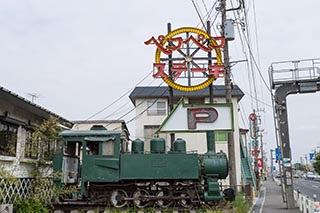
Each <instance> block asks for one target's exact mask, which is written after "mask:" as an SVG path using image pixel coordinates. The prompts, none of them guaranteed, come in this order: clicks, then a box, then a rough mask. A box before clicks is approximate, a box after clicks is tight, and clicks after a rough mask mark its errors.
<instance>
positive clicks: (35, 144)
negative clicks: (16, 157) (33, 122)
mask: <svg viewBox="0 0 320 213" xmlns="http://www.w3.org/2000/svg"><path fill="white" fill-rule="evenodd" d="M61 148H62V142H61V141H59V140H50V141H41V140H40V141H32V132H31V131H27V138H26V145H25V157H26V158H31V159H37V158H38V157H40V156H42V157H43V158H44V159H45V160H52V158H53V154H55V153H61Z"/></svg>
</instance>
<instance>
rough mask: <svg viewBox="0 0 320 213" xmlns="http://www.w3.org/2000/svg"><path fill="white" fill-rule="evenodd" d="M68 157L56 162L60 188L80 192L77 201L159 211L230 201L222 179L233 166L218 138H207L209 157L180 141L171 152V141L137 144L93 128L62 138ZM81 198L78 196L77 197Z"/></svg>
mask: <svg viewBox="0 0 320 213" xmlns="http://www.w3.org/2000/svg"><path fill="white" fill-rule="evenodd" d="M60 135H61V136H62V139H63V144H62V152H61V153H60V154H56V155H55V156H54V162H53V164H54V171H55V172H62V178H61V179H56V180H55V183H56V185H57V186H58V187H63V186H72V185H73V186H75V187H76V188H78V192H76V193H73V195H74V196H73V198H74V199H76V200H83V201H86V202H90V203H99V204H105V205H109V204H110V205H112V206H114V207H116V208H122V207H125V206H135V207H137V208H145V207H147V206H154V205H157V206H159V207H161V208H168V207H170V206H175V207H181V208H190V207H193V206H197V205H200V204H202V203H204V202H206V203H208V202H211V201H219V200H222V199H224V193H223V192H222V188H221V185H220V183H219V181H218V180H219V179H225V178H226V177H227V175H228V161H227V157H226V154H225V153H223V152H222V151H220V152H218V153H216V152H215V151H214V137H213V136H214V135H213V134H210V132H209V133H207V147H208V151H207V153H205V154H203V155H199V154H197V153H195V152H187V151H186V141H184V140H183V139H177V140H176V141H174V143H173V147H172V149H171V150H170V151H166V145H165V140H164V139H163V138H154V139H152V140H151V141H150V152H148V153H147V152H145V151H144V142H143V141H141V140H139V139H137V140H134V141H132V143H131V151H128V150H129V149H128V141H127V139H126V137H124V135H123V132H121V131H109V130H106V129H103V128H92V129H91V130H87V131H79V130H66V131H63V132H61V133H60ZM75 194H76V195H75Z"/></svg>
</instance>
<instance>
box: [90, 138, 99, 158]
mask: <svg viewBox="0 0 320 213" xmlns="http://www.w3.org/2000/svg"><path fill="white" fill-rule="evenodd" d="M87 155H99V142H98V141H87Z"/></svg>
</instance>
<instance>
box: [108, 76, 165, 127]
mask: <svg viewBox="0 0 320 213" xmlns="http://www.w3.org/2000/svg"><path fill="white" fill-rule="evenodd" d="M163 83H164V82H163V81H162V82H161V83H160V85H159V86H158V87H156V88H155V89H154V90H156V89H158V88H160V87H161V86H162V84H163ZM168 88H169V87H168ZM163 95H164V93H163V94H162V95H161V97H162V96H163ZM159 98H160V97H158V98H157V99H156V100H155V101H157V100H159ZM146 100H147V99H146V98H144V99H143V100H142V101H141V102H140V103H139V104H138V105H136V106H135V107H133V108H132V109H131V110H129V111H128V112H126V113H125V114H123V115H122V116H120V117H119V118H117V119H116V120H121V119H122V118H124V117H125V116H127V115H128V114H130V113H131V112H132V111H133V110H135V109H136V108H137V107H139V106H140V105H142V104H143V103H144V102H145V101H146ZM152 105H153V104H152ZM152 105H151V106H152ZM151 106H150V107H151ZM150 107H149V108H150ZM143 112H145V111H143ZM139 115H140V114H139ZM137 117H138V116H135V117H134V118H133V119H131V120H130V122H132V121H133V120H135V119H136V118H137ZM130 122H126V123H127V124H128V123H130ZM110 125H111V123H109V124H106V125H104V127H106V128H107V127H108V126H110Z"/></svg>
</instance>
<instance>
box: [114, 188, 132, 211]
mask: <svg viewBox="0 0 320 213" xmlns="http://www.w3.org/2000/svg"><path fill="white" fill-rule="evenodd" d="M125 198H128V194H127V193H126V192H125V191H124V190H122V189H116V190H114V191H112V192H111V197H110V202H111V204H112V205H113V206H114V207H116V208H122V207H124V206H125V205H127V204H128V201H127V200H125Z"/></svg>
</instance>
